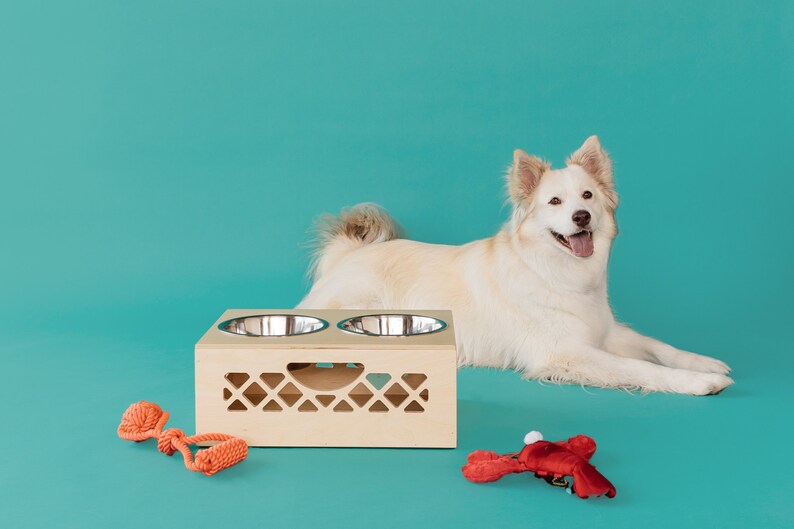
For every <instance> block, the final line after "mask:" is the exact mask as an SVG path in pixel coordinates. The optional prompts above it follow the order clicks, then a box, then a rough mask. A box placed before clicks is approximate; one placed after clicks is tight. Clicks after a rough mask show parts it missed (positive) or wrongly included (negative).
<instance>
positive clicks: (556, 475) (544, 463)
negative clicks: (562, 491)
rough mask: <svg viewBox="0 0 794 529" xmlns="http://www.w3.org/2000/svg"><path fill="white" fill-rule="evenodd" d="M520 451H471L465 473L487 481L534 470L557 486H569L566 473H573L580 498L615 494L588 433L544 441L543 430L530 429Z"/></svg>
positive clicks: (481, 480) (537, 475) (470, 479)
mask: <svg viewBox="0 0 794 529" xmlns="http://www.w3.org/2000/svg"><path fill="white" fill-rule="evenodd" d="M524 443H525V446H524V448H523V449H522V450H521V452H518V453H513V454H504V455H499V454H497V453H496V452H490V451H487V450H475V451H474V452H472V453H471V454H469V458H468V462H467V463H466V466H464V467H463V475H464V476H465V477H466V479H468V480H469V481H473V482H475V483H485V482H489V481H496V480H498V479H500V478H501V477H502V476H506V475H507V474H517V473H520V472H534V473H535V477H537V478H543V479H545V480H546V481H547V482H548V483H549V484H551V485H554V486H557V487H566V488H567V487H568V481H567V480H566V479H565V476H571V477H573V486H572V489H573V492H575V493H576V495H577V496H579V497H580V498H587V497H588V496H599V495H601V494H605V495H606V496H607V497H608V498H614V497H615V487H614V485H612V483H610V482H609V480H608V479H607V478H605V477H604V476H603V475H602V474H601V473H600V472H599V471H598V470H596V468H595V467H594V466H593V465H591V464H590V458H591V457H593V454H594V453H595V450H596V444H595V441H593V439H591V438H590V437H587V436H586V435H577V436H575V437H571V438H570V439H568V441H557V442H550V441H544V440H543V435H541V433H540V432H529V433H528V434H527V435H526V436H525V437H524Z"/></svg>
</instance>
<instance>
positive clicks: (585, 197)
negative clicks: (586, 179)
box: [582, 191, 593, 199]
mask: <svg viewBox="0 0 794 529" xmlns="http://www.w3.org/2000/svg"><path fill="white" fill-rule="evenodd" d="M582 198H584V199H588V198H593V194H592V193H591V192H590V191H585V192H584V193H582Z"/></svg>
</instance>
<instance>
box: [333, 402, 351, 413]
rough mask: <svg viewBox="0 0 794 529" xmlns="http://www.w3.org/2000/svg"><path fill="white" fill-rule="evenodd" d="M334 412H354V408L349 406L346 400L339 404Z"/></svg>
mask: <svg viewBox="0 0 794 529" xmlns="http://www.w3.org/2000/svg"><path fill="white" fill-rule="evenodd" d="M334 411H339V412H348V411H353V406H351V405H350V404H348V403H347V401H346V400H343V401H341V402H340V403H339V404H337V405H336V406H334Z"/></svg>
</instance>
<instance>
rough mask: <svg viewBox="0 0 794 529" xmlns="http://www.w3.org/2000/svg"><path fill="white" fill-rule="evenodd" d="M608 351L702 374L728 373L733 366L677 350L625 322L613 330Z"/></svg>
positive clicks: (607, 345)
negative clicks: (639, 331) (628, 325)
mask: <svg viewBox="0 0 794 529" xmlns="http://www.w3.org/2000/svg"><path fill="white" fill-rule="evenodd" d="M604 348H605V349H606V350H607V351H609V352H610V353H612V354H615V355H618V356H624V357H627V358H639V359H642V360H649V361H651V362H656V363H658V364H661V365H663V366H667V367H675V368H678V369H689V370H692V371H700V372H702V373H718V374H720V375H727V374H728V373H730V371H731V368H730V367H728V365H727V364H726V363H725V362H722V361H720V360H717V359H716V358H711V357H710V356H703V355H699V354H695V353H690V352H688V351H682V350H680V349H676V348H675V347H673V346H672V345H668V344H666V343H664V342H662V341H659V340H657V339H655V338H651V337H650V336H645V335H643V334H640V333H638V332H637V331H635V330H634V329H631V328H629V327H627V326H625V325H621V324H616V325H615V326H613V328H612V329H611V330H610V333H609V335H608V336H607V340H606V344H605V347H604Z"/></svg>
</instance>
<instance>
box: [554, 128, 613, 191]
mask: <svg viewBox="0 0 794 529" xmlns="http://www.w3.org/2000/svg"><path fill="white" fill-rule="evenodd" d="M565 163H566V165H578V166H580V167H581V168H582V169H584V170H585V171H587V172H588V173H589V174H590V175H591V176H592V177H593V178H595V179H596V180H597V181H598V183H600V184H601V185H603V186H606V187H610V188H613V187H614V181H613V179H612V160H610V159H609V155H608V154H607V153H606V152H604V149H602V148H601V142H600V141H598V136H590V137H589V138H587V139H586V140H585V142H584V143H583V144H582V146H581V147H579V150H578V151H576V152H575V153H573V154H572V155H571V156H570V158H568V160H567V161H566V162H565Z"/></svg>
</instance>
